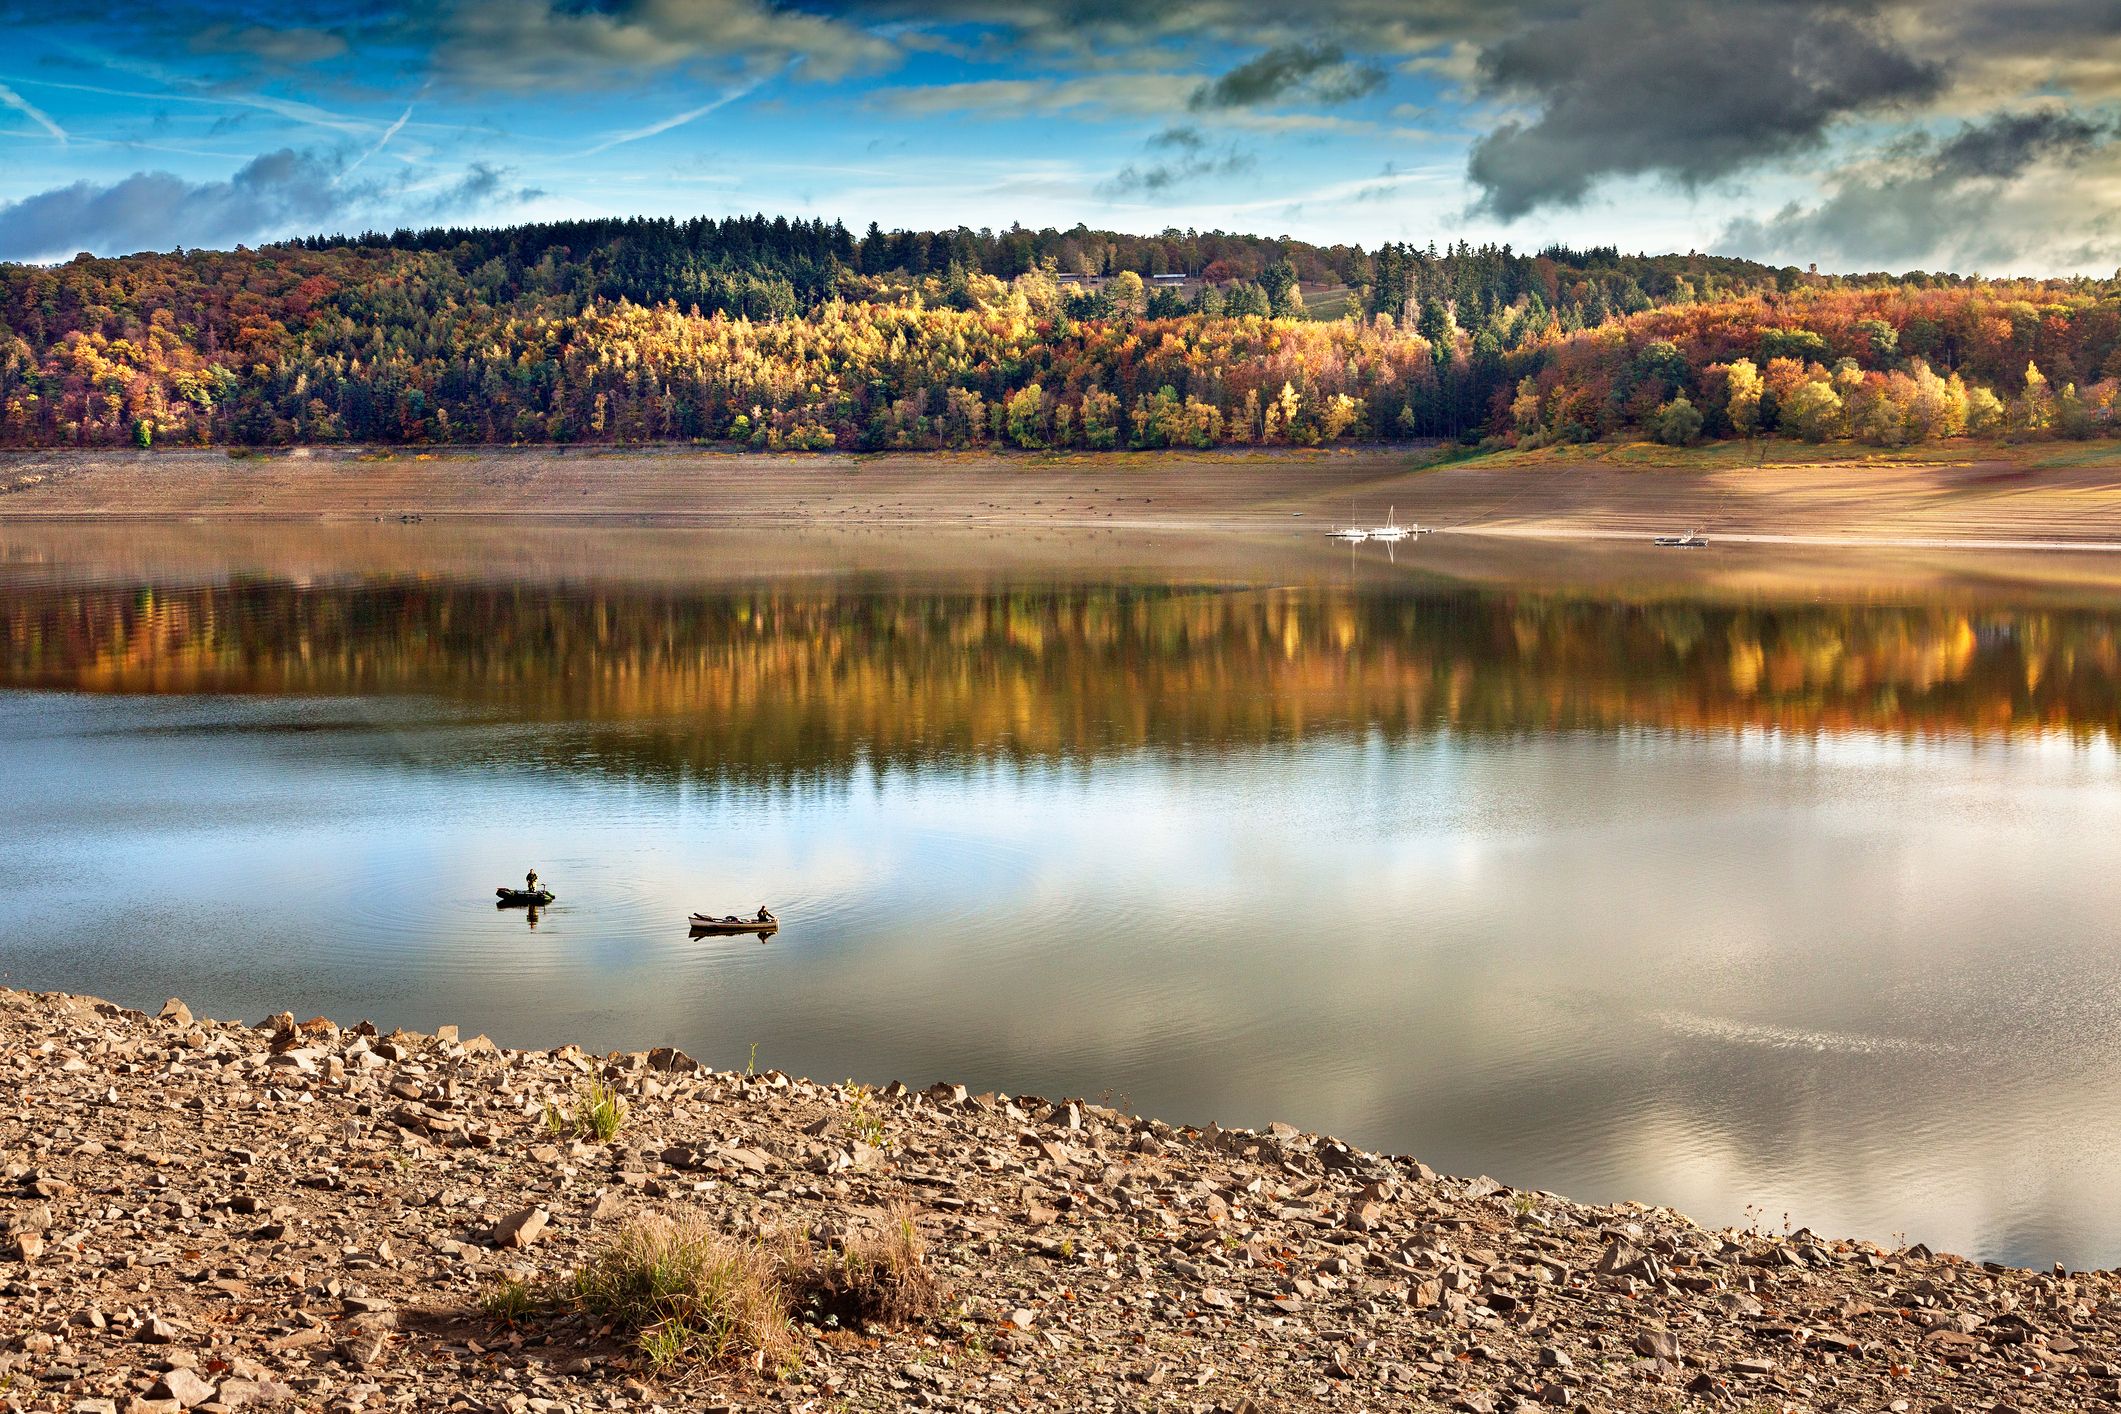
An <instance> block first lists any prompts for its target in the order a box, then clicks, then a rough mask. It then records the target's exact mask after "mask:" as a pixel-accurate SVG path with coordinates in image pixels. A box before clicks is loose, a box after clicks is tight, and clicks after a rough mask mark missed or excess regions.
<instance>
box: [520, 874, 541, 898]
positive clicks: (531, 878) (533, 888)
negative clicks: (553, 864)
mask: <svg viewBox="0 0 2121 1414" xmlns="http://www.w3.org/2000/svg"><path fill="white" fill-rule="evenodd" d="M537 891H538V871H537V870H535V869H533V870H531V871H530V872H529V873H528V874H525V875H524V876H523V892H524V893H526V894H534V893H536V892H537Z"/></svg>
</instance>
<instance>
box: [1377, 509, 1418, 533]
mask: <svg viewBox="0 0 2121 1414" xmlns="http://www.w3.org/2000/svg"><path fill="white" fill-rule="evenodd" d="M1363 533H1364V534H1365V535H1367V536H1369V538H1370V539H1372V540H1404V539H1406V538H1407V537H1408V536H1410V535H1417V534H1419V533H1420V527H1418V526H1405V525H1401V524H1400V523H1399V508H1398V507H1397V506H1394V507H1393V508H1392V511H1391V513H1390V514H1389V515H1387V516H1386V517H1385V523H1384V524H1383V525H1373V526H1371V527H1370V528H1369V529H1368V530H1367V531H1365V532H1363Z"/></svg>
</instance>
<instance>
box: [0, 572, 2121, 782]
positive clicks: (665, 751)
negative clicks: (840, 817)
mask: <svg viewBox="0 0 2121 1414" xmlns="http://www.w3.org/2000/svg"><path fill="white" fill-rule="evenodd" d="M0 683H4V684H7V685H14V686H37V687H65V688H72V689H76V690H81V691H91V692H138V693H245V694H268V695H283V694H302V695H330V696H370V695H376V694H391V695H398V694H416V693H418V694H436V695H441V696H445V697H449V698H453V699H456V700H459V701H463V702H467V703H476V704H480V705H482V706H485V707H488V708H492V709H496V710H502V711H506V712H507V713H508V714H510V715H511V717H513V718H515V719H518V720H523V721H530V722H539V723H573V724H578V726H579V727H580V728H581V730H580V731H578V732H576V733H573V734H571V735H569V736H568V737H567V738H566V739H565V745H564V750H565V752H566V753H567V755H568V757H569V759H580V758H583V757H586V758H588V759H590V760H591V761H593V762H595V763H596V764H598V765H600V766H602V767H604V768H606V769H624V770H628V771H638V772H649V773H653V772H670V773H695V774H709V775H729V774H732V773H738V774H741V773H755V774H758V775H761V776H763V777H767V778H771V777H774V776H788V775H792V774H801V773H809V772H826V773H840V774H844V772H845V771H846V770H847V769H848V768H849V767H850V765H851V764H852V763H853V762H854V761H855V760H856V759H858V758H862V757H867V758H871V759H876V760H880V761H886V762H913V761H920V760H924V759H929V758H932V757H935V756H953V757H959V758H966V759H986V758H992V757H1009V758H1019V759H1023V758H1056V757H1066V756H1072V755H1095V754H1098V753H1101V752H1109V751H1114V750H1124V749H1130V748H1137V747H1153V748H1157V749H1159V750H1167V751H1168V750H1178V749H1183V748H1186V747H1190V746H1208V747H1226V746H1238V745H1257V744H1261V743H1268V742H1279V741H1290V740H1296V739H1300V738H1302V737H1303V736H1305V735H1306V734H1307V733H1309V732H1313V731H1317V730H1326V731H1345V730H1349V729H1359V728H1372V727H1374V728H1376V729H1379V730H1382V731H1385V732H1386V733H1388V734H1390V735H1395V736H1396V735H1401V734H1405V733H1407V732H1410V731H1422V730H1433V729H1437V728H1452V729H1456V730H1461V731H1476V732H1550V731H1572V730H1582V729H1587V728H1592V729H1601V730H1604V729H1612V728H1617V727H1623V726H1652V727H1658V728H1664V729H1672V730H1684V731H1701V730H1714V731H1722V732H1732V731H1740V730H1757V729H1773V730H1778V731H1794V732H1800V733H1812V732H1820V731H1825V732H1837V733H1839V732H1850V731H1864V732H1879V733H1885V734H1890V735H1909V734H1916V733H1924V734H1948V735H1957V736H1969V737H1976V738H1981V737H1987V736H1991V735H1995V734H1999V733H2001V734H2011V733H2021V734H2022V733H2026V732H2032V731H2040V732H2061V733H2065V734H2068V735H2070V736H2073V737H2076V738H2079V739H2092V738H2100V739H2106V738H2110V737H2111V736H2112V734H2113V733H2114V731H2115V728H2116V726H2117V724H2121V614H2117V613H2115V612H2114V611H2112V610H2105V609H2102V610H2088V609H2054V608H2011V607H2000V606H1989V607H1983V608H1975V607H1969V606H1966V605H1937V604H1914V605H1905V604H1903V605H1878V604H1866V603H1848V602H1835V603H1811V602H1795V603H1787V602H1784V603H1777V602H1772V601H1771V602H1751V603H1748V602H1741V603H1726V602H1705V601H1689V600H1684V599H1679V600H1674V599H1669V598H1667V599H1660V600H1655V601H1650V602H1634V601H1629V600H1624V599H1607V598H1587V597H1584V596H1583V595H1581V594H1558V593H1539V592H1533V591H1524V590H1477V589H1472V588H1467V587H1464V586H1458V585H1444V586H1433V585H1431V586H1422V585H1418V584H1417V585H1404V584H1403V585H1398V586H1393V587H1389V588H1352V587H1345V586H1332V585H1315V584H1314V585H1303V586H1297V587H1278V588H1226V587H1213V588H1200V587H1190V588H1189V587H1183V586H1172V585H1104V584H1098V585H1087V586H1086V585H1073V584H1065V585H1050V584H1049V585H1022V586H1009V587H1003V588H978V589H937V588H921V589H904V588H864V587H861V586H858V585H857V586H848V585H845V584H824V585H820V584H817V583H814V582H813V583H798V584H793V585H789V584H773V585H762V586H753V587H743V588H735V589H728V588H714V589H692V590H687V591H674V590H667V589H643V588H638V587H590V588H565V587H561V588H554V587H547V586H524V585H491V584H451V583H432V582H401V581H384V582H380V583H356V584H350V585H344V584H342V585H331V586H302V585H296V584H291V583H287V582H284V581H264V582H257V581H252V582H237V583H226V584H211V585H203V586H201V585H194V586H181V587H161V588H157V587H114V586H89V587H36V588H18V589H15V590H12V591H11V592H9V593H8V594H7V595H6V596H5V598H4V599H0ZM540 740H550V739H549V738H540ZM531 744H532V745H533V746H535V745H536V743H531Z"/></svg>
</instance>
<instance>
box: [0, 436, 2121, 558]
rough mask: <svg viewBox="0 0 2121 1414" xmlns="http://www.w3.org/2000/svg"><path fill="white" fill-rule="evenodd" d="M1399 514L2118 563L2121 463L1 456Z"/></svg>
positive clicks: (1009, 508)
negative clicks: (2105, 557)
mask: <svg viewBox="0 0 2121 1414" xmlns="http://www.w3.org/2000/svg"><path fill="white" fill-rule="evenodd" d="M1388 513H1396V514H1397V516H1398V518H1399V520H1400V521H1401V522H1402V523H1409V522H1413V523H1419V524H1421V525H1424V526H1428V527H1431V528H1434V529H1436V530H1438V531H1439V532H1442V533H1445V534H1450V535H1483V536H1511V537H1518V538H1536V539H1544V540H1588V539H1640V540H1647V539H1648V538H1649V537H1651V536H1653V535H1657V534H1662V533H1668V532H1671V531H1674V530H1689V529H1699V530H1701V531H1703V532H1704V533H1706V534H1707V535H1708V536H1710V537H1711V538H1712V539H1720V540H1725V541H1729V542H1733V543H1751V544H1790V545H1803V546H1812V547H1843V548H1847V547H1864V546H1878V547H1886V546H1891V547H1898V548H1909V549H1927V548H1940V547H1962V548H1984V549H2010V550H2041V549H2073V550H2086V551H2101V552H2111V551H2113V550H2115V549H2117V548H2121V457H2117V458H2116V459H2114V460H2111V461H2109V460H2107V459H2105V458H2103V457H2092V458H2090V459H2087V460H2086V461H2085V463H2084V464H2081V465H2055V466H2045V467H2036V466H2033V465H2030V464H2028V463H2026V462H2025V461H2023V460H2017V461H2011V460H1980V459H1975V460H1969V461H1965V462H1953V463H1943V462H1934V463H1918V462H1870V461H1820V462H1817V463H1810V464H1796V463H1782V464H1769V465H1765V466H1757V467H1735V468H1734V467H1721V468H1717V467H1705V466H1704V467H1656V466H1628V465H1615V464H1611V463H1609V462H1601V461H1596V460H1589V459H1587V460H1585V461H1582V462H1566V461H1563V462H1546V463H1540V464H1536V465H1503V466H1496V465H1478V464H1474V465H1447V466H1441V467H1434V468H1422V467H1420V466H1419V465H1418V464H1417V458H1416V456H1415V454H1413V453H1411V452H1407V451H1404V450H1391V449H1376V448H1368V449H1348V450H1329V451H1285V452H1273V453H1268V452H1260V451H1250V452H1246V451H1225V452H1214V453H1205V452H1202V453H1197V452H1164V453H1142V454H1131V455H1102V456H1095V455H1077V456H1043V455H1000V456H997V455H988V454H972V453H931V454H916V455H906V454H897V455H893V454H887V455H879V456H873V457H860V458H857V457H851V456H835V455H821V456H802V455H764V454H735V453H725V452H706V451H699V450H695V449H691V448H643V449H624V450H606V449H599V450H583V449H576V450H572V451H565V452H562V451H557V450H554V449H551V448H536V449H521V448H517V449H493V450H476V451H474V450H466V451H442V452H435V453H409V452H398V453H393V454H381V453H373V452H367V453H364V452H359V451H354V450H337V449H335V450H321V449H320V450H316V451H314V452H302V453H293V454H289V453H273V454H268V455H256V456H249V457H241V458H231V457H230V456H228V455H227V454H226V453H224V452H219V451H173V452H154V453H131V452H53V453H25V452H13V453H4V454H0V523H18V524H20V523H28V522H32V521H66V520H83V521H114V522H116V521H138V520H177V519H206V520H216V521H232V522H233V521H256V520H305V521H327V522H328V521H369V522H373V521H376V520H379V519H381V520H396V519H398V518H400V517H414V516H416V517H420V518H423V519H437V518H439V519H452V520H455V519H463V520H482V521H494V522H500V523H521V522H544V521H588V522H606V523H619V524H639V525H665V526H721V527H753V528H764V527H771V526H788V525H806V526H836V527H855V526H859V527H864V528H898V529H907V530H922V529H933V528H938V527H946V526H947V527H959V528H965V529H975V530H976V529H982V528H984V529H1005V528H1022V527H1046V528H1076V529H1087V528H1099V529H1115V530H1156V531H1227V530H1238V529H1247V530H1267V529H1276V530H1285V531H1286V532H1287V533H1289V534H1290V535H1292V536H1296V535H1302V534H1308V533H1312V532H1323V531H1324V530H1325V529H1326V528H1327V527H1328V526H1330V525H1333V524H1337V523H1340V522H1343V521H1345V520H1347V519H1349V518H1350V517H1351V516H1352V517H1354V518H1356V519H1358V520H1362V521H1381V520H1383V519H1384V518H1385V516H1386V515H1387V514H1388Z"/></svg>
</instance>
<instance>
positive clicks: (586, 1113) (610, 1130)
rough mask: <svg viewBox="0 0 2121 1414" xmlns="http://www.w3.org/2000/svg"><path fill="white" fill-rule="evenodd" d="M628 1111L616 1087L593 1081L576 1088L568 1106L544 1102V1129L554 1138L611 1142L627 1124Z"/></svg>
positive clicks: (601, 1142)
mask: <svg viewBox="0 0 2121 1414" xmlns="http://www.w3.org/2000/svg"><path fill="white" fill-rule="evenodd" d="M628 1113H629V1111H628V1110H627V1107H626V1102H625V1101H624V1100H622V1099H620V1098H619V1092H618V1091H617V1090H615V1089H613V1088H612V1087H611V1086H609V1085H599V1084H597V1083H595V1082H593V1081H592V1082H588V1083H585V1084H584V1085H582V1086H581V1088H579V1089H577V1090H576V1091H575V1092H574V1098H573V1099H572V1100H570V1101H569V1102H568V1103H567V1104H565V1105H557V1104H554V1103H553V1102H552V1101H550V1100H547V1101H546V1102H545V1130H546V1132H547V1133H549V1134H551V1135H552V1137H553V1138H555V1139H586V1140H589V1141H591V1142H593V1143H597V1144H609V1143H610V1142H611V1141H612V1140H613V1139H615V1138H617V1137H618V1133H619V1131H620V1130H621V1129H623V1128H624V1127H625V1125H626V1116H627V1114H628Z"/></svg>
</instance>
